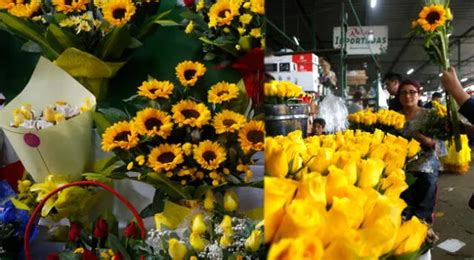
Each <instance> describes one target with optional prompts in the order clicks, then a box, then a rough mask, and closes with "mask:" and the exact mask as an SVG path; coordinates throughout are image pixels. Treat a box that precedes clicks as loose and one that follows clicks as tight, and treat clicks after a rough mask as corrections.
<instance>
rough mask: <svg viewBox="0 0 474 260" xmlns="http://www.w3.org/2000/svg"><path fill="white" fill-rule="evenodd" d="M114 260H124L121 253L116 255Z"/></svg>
mask: <svg viewBox="0 0 474 260" xmlns="http://www.w3.org/2000/svg"><path fill="white" fill-rule="evenodd" d="M112 260H123V257H122V254H121V253H120V252H117V253H115V254H114V256H113V257H112Z"/></svg>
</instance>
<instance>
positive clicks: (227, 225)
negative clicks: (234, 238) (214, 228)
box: [219, 215, 232, 234]
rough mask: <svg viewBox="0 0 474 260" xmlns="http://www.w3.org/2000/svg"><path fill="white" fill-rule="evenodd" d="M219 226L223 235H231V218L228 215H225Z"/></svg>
mask: <svg viewBox="0 0 474 260" xmlns="http://www.w3.org/2000/svg"><path fill="white" fill-rule="evenodd" d="M219 226H220V227H221V228H222V229H223V230H224V233H227V234H231V233H232V218H231V217H230V216H229V215H225V216H224V218H223V219H222V222H221V223H220V224H219Z"/></svg>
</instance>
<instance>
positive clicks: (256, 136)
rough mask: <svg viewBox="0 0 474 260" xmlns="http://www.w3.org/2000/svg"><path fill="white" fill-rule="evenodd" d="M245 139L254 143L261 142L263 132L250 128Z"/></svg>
mask: <svg viewBox="0 0 474 260" xmlns="http://www.w3.org/2000/svg"><path fill="white" fill-rule="evenodd" d="M247 139H249V141H250V142H252V143H254V144H256V143H260V142H263V132H262V131H257V130H251V131H249V132H248V133H247Z"/></svg>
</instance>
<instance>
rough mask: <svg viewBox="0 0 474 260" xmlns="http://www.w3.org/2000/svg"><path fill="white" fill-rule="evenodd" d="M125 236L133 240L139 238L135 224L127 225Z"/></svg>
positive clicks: (124, 231)
mask: <svg viewBox="0 0 474 260" xmlns="http://www.w3.org/2000/svg"><path fill="white" fill-rule="evenodd" d="M123 235H124V236H126V237H131V238H133V237H137V236H138V230H137V227H136V225H135V222H131V223H130V224H128V225H127V227H126V228H125V229H124V230H123Z"/></svg>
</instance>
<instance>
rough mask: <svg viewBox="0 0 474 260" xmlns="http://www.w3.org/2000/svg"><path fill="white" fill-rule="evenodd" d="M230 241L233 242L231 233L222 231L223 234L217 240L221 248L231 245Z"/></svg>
mask: <svg viewBox="0 0 474 260" xmlns="http://www.w3.org/2000/svg"><path fill="white" fill-rule="evenodd" d="M232 243H233V241H232V235H229V234H226V233H224V235H222V237H221V239H220V240H219V244H220V245H221V247H223V248H228V247H229V246H231V245H232Z"/></svg>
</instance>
